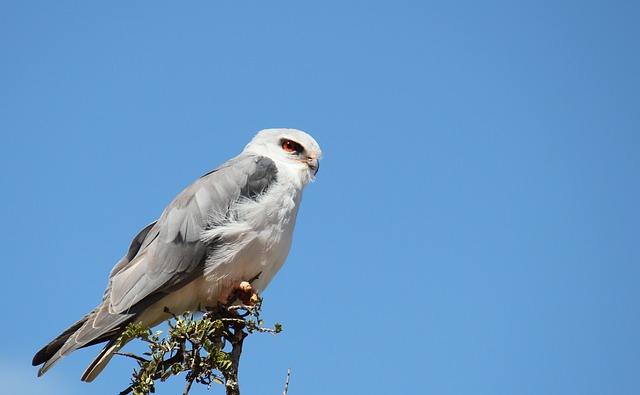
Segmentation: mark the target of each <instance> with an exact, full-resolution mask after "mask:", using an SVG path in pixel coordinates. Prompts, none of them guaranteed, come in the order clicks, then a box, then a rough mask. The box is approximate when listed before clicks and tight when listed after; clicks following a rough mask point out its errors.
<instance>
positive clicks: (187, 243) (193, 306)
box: [32, 129, 322, 382]
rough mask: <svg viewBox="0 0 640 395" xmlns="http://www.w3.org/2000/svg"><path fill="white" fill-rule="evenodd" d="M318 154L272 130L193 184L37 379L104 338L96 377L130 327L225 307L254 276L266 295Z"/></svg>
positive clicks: (135, 248)
mask: <svg viewBox="0 0 640 395" xmlns="http://www.w3.org/2000/svg"><path fill="white" fill-rule="evenodd" d="M321 156H322V151H321V149H320V147H319V145H318V143H317V142H316V141H315V140H314V138H313V137H311V136H310V135H309V134H307V133H305V132H303V131H300V130H297V129H265V130H262V131H260V132H258V133H257V134H256V135H255V137H253V139H252V140H251V141H250V142H249V144H247V145H246V147H245V148H244V150H243V151H242V152H241V153H240V154H239V155H238V156H236V157H234V158H232V159H230V160H228V161H227V162H225V163H223V164H222V165H220V166H219V167H218V168H216V169H215V170H212V171H210V172H209V173H207V174H205V175H203V176H202V177H200V178H199V179H197V180H196V181H195V182H193V183H192V184H191V185H189V186H188V187H187V188H186V189H185V190H183V191H182V192H181V193H180V194H178V195H177V196H176V197H175V198H174V199H173V200H172V201H171V202H170V203H169V205H168V206H167V207H166V208H165V210H164V211H163V212H162V214H161V215H160V217H159V218H158V219H157V220H156V221H154V222H152V223H151V224H149V225H147V226H146V227H145V228H144V229H142V230H141V231H140V232H139V233H138V234H137V235H136V236H135V237H134V238H133V240H132V242H131V245H130V246H129V249H128V251H127V253H126V255H125V256H124V257H123V258H122V259H121V260H120V261H119V262H118V263H117V264H116V265H115V266H114V267H113V269H112V270H111V272H110V275H109V281H108V285H107V288H106V290H105V291H104V294H103V297H102V301H101V303H100V304H99V305H98V306H97V307H96V308H95V309H94V310H92V311H91V312H89V313H88V314H86V315H85V316H84V317H82V318H80V319H79V320H78V321H77V322H76V323H75V324H73V325H71V326H70V327H69V328H68V329H66V330H65V331H63V332H62V333H61V334H60V335H58V336H57V337H56V338H55V339H53V340H52V341H51V342H49V343H48V344H47V345H46V346H44V347H43V348H42V349H41V350H40V351H38V352H37V353H36V354H35V356H34V357H33V361H32V364H33V366H39V365H42V366H41V367H40V369H39V370H38V376H42V375H43V374H44V373H46V372H47V371H48V370H49V369H51V367H53V366H54V365H55V364H56V363H57V362H59V361H60V360H61V359H62V358H64V357H66V356H67V355H69V354H70V353H71V352H73V351H75V350H77V349H79V348H83V347H87V346H91V345H94V344H98V343H103V342H106V345H105V346H104V348H103V349H102V350H101V351H100V353H99V354H98V355H97V357H96V358H95V359H94V360H93V362H92V363H91V364H90V365H89V367H88V368H87V369H86V371H85V372H84V374H83V375H82V377H81V380H82V381H87V382H90V381H93V380H94V379H95V378H96V377H97V376H98V375H99V374H100V373H101V372H102V370H103V369H104V368H105V367H106V365H107V364H108V363H109V361H110V360H111V357H112V356H113V355H114V353H116V352H118V350H119V349H120V348H121V345H119V342H118V338H119V336H120V335H121V334H122V333H123V331H124V330H125V327H126V326H127V325H128V324H129V323H141V324H142V325H143V327H145V328H152V327H154V326H156V325H158V324H160V323H162V322H163V321H165V320H167V319H169V318H171V316H170V314H169V313H168V312H169V311H171V312H182V311H194V310H197V309H199V308H200V306H215V305H216V303H219V302H222V303H225V302H227V301H228V300H229V299H230V298H231V296H232V295H233V293H234V291H235V290H236V289H237V288H238V284H239V283H241V282H246V281H248V280H250V279H251V280H252V282H251V287H252V288H253V290H254V291H255V292H256V293H261V292H262V291H264V289H265V288H266V287H267V285H268V284H269V282H270V281H271V279H272V278H273V276H274V275H275V274H276V272H277V271H278V270H279V269H280V268H281V267H282V265H283V263H284V261H285V259H286V258H287V255H288V254H289V250H290V248H291V242H292V235H293V230H294V226H295V223H296V217H297V215H298V209H299V207H300V202H301V199H302V192H303V189H304V187H305V186H306V185H307V184H309V183H310V182H312V181H314V180H315V177H316V174H317V172H318V169H319V165H320V158H321Z"/></svg>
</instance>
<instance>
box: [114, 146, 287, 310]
mask: <svg viewBox="0 0 640 395" xmlns="http://www.w3.org/2000/svg"><path fill="white" fill-rule="evenodd" d="M276 173H277V167H276V165H275V163H274V162H273V161H272V160H271V159H269V158H266V157H263V156H254V155H240V156H238V157H236V158H234V159H232V160H231V161H229V162H227V163H225V164H224V165H222V166H221V167H219V168H218V169H216V170H214V171H212V172H210V173H208V174H206V175H204V176H202V177H201V178H200V179H198V180H197V181H196V182H194V183H193V184H191V185H190V186H189V187H187V189H185V190H184V191H183V192H182V193H180V194H179V195H178V196H177V197H176V198H175V199H174V200H173V201H172V202H171V203H170V204H169V206H168V207H167V208H166V209H165V211H164V212H163V213H162V216H161V217H160V218H159V219H158V220H157V221H156V222H155V223H152V224H150V225H149V226H147V228H145V229H144V230H143V231H142V232H141V233H140V234H139V235H138V236H137V237H136V238H135V239H134V241H133V242H132V244H131V247H130V249H129V252H128V253H127V255H126V256H125V257H124V258H123V260H122V261H121V262H119V263H118V265H116V267H114V269H113V271H112V273H111V278H110V282H109V288H108V289H107V292H108V293H109V295H107V294H105V297H108V298H109V299H110V310H111V311H112V312H115V313H122V312H125V311H128V310H129V309H131V308H132V307H133V306H135V305H136V304H138V303H140V302H141V301H143V300H145V299H147V298H152V299H154V300H153V301H155V300H157V299H159V298H160V297H162V296H164V295H165V294H166V293H168V292H171V291H172V290H175V289H177V288H180V287H182V286H184V285H185V284H187V283H189V282H190V281H192V280H193V279H195V278H197V277H198V276H199V275H201V274H202V271H203V270H204V261H205V260H206V258H207V253H208V251H209V250H210V248H211V247H212V246H211V245H207V244H205V243H204V242H202V241H201V239H200V238H201V235H202V232H203V231H204V230H206V229H210V228H211V227H215V226H216V224H215V223H212V221H211V218H212V217H213V214H214V213H217V214H222V215H225V214H226V213H227V212H228V211H229V208H230V207H231V205H232V204H233V203H234V202H236V201H238V199H241V198H249V199H255V198H256V197H257V196H258V195H260V194H262V193H263V192H264V191H265V190H266V189H267V188H268V187H269V185H271V183H272V182H274V181H275V179H276ZM218 217H219V215H218ZM213 243H215V241H213ZM154 296H155V297H154ZM145 304H146V303H145Z"/></svg>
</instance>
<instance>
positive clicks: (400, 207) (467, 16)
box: [0, 0, 640, 395]
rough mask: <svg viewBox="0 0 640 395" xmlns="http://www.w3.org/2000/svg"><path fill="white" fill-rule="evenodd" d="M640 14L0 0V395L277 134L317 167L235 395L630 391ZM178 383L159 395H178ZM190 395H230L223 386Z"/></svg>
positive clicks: (72, 381)
mask: <svg viewBox="0 0 640 395" xmlns="http://www.w3.org/2000/svg"><path fill="white" fill-rule="evenodd" d="M639 15H640V6H639V5H638V3H637V2H631V1H610V0H607V1H587V2H585V1H561V2H558V1H528V2H511V1H486V2H470V1H469V2H467V1H461V2H451V1H406V2H391V1H389V2H379V1H358V2H348V1H322V2H306V1H305V2H303V1H289V2H287V1H270V2H265V1H253V2H252V1H244V2H235V1H233V2H229V1H194V2H164V1H134V2H131V1H127V2H124V1H109V2H86V1H76V2H69V1H55V2H51V1H32V2H26V1H12V2H10V1H3V2H2V3H0V53H1V56H2V61H0V132H1V143H0V166H1V168H2V172H1V173H0V174H1V175H0V177H1V182H0V188H2V207H3V210H1V211H0V215H1V217H0V220H1V223H2V227H1V228H0V243H1V245H0V247H1V248H2V266H1V267H2V273H1V276H0V292H1V293H2V300H3V302H4V303H3V316H4V319H3V324H2V325H1V326H0V335H1V336H2V339H3V346H2V350H1V351H0V392H1V393H6V394H9V393H11V394H35V393H37V394H42V395H50V394H71V395H74V394H87V393H92V394H116V393H118V391H120V390H122V389H124V388H125V387H126V386H127V385H128V382H129V375H130V371H131V369H132V367H133V365H134V363H133V361H131V360H129V359H126V358H115V359H114V360H113V361H112V363H111V364H110V365H109V366H108V368H107V369H106V371H105V372H104V374H103V375H102V376H101V377H99V378H98V379H97V381H96V382H94V383H91V384H85V383H81V382H80V381H79V377H80V375H81V373H82V372H83V370H84V368H85V367H86V366H87V365H88V364H89V362H90V361H91V359H92V358H93V357H94V356H95V355H96V354H97V352H98V351H99V347H92V348H89V349H84V350H81V351H78V352H75V353H73V354H72V355H71V356H69V357H68V358H66V359H64V360H63V361H61V363H60V364H58V365H57V366H56V367H55V368H53V369H52V370H51V371H50V372H49V373H47V374H46V375H45V376H44V377H42V378H40V379H37V378H36V369H35V368H32V367H31V366H30V362H31V358H32V356H33V354H34V353H35V352H36V351H37V350H38V349H39V348H40V347H41V346H42V345H44V344H45V343H47V342H48V341H49V340H51V339H52V338H53V337H55V336H56V335H58V333H60V332H61V331H62V330H63V329H65V328H66V327H67V326H68V325H70V324H72V323H74V322H75V321H76V320H77V319H78V318H80V317H81V316H82V315H83V314H85V313H86V312H88V311H89V310H91V309H92V308H93V307H94V306H95V305H96V304H97V303H98V302H99V301H100V298H101V296H102V292H103V290H104V287H105V286H106V281H107V277H108V274H109V271H110V270H111V268H112V266H113V265H114V264H115V263H116V262H117V261H118V260H119V259H120V257H121V256H122V255H124V253H125V252H126V249H127V247H128V245H129V242H130V240H131V238H132V237H133V236H134V235H135V234H136V233H137V232H138V231H139V230H140V229H141V228H142V227H144V226H145V225H146V224H147V223H149V222H151V221H153V220H155V219H156V218H157V217H158V216H159V215H160V213H161V212H162V210H163V209H164V207H165V206H166V204H167V203H169V201H170V200H171V199H172V198H173V197H174V196H175V195H176V194H177V193H179V192H180V191H181V190H182V189H183V188H184V187H186V186H187V185H188V184H189V183H191V182H192V181H193V180H195V179H196V178H197V177H199V176H200V175H202V174H204V173H206V172H207V171H209V170H211V169H213V168H215V167H216V166H218V165H219V164H220V163H222V162H224V161H225V160H227V159H229V158H231V157H233V156H235V155H236V154H238V153H239V152H240V151H241V150H242V149H243V148H244V146H245V144H246V143H247V142H248V141H249V140H250V139H251V137H252V136H253V135H254V134H255V133H256V132H257V131H258V130H260V129H263V128H267V127H294V128H299V129H303V130H305V131H307V132H309V133H311V134H312V135H313V136H314V137H315V138H316V140H317V141H318V142H319V143H320V145H321V146H322V148H323V150H324V160H323V161H322V166H321V169H320V172H319V174H318V179H317V182H316V183H314V184H312V185H310V186H309V187H308V188H307V189H306V191H305V197H304V201H303V204H302V208H301V210H300V215H299V217H298V225H297V228H296V232H295V236H294V244H293V248H292V250H291V253H290V255H289V259H288V261H287V263H286V264H285V266H284V267H283V269H282V270H281V271H280V273H279V274H278V275H277V276H276V278H275V279H274V281H273V282H272V283H271V285H270V287H269V288H268V289H267V291H266V293H265V294H264V295H263V296H264V297H265V306H264V309H263V318H265V320H266V321H267V323H272V322H275V321H278V322H281V323H282V324H283V325H284V332H283V333H282V334H280V335H278V336H275V337H272V336H270V335H255V336H252V337H250V338H249V340H247V342H246V344H245V350H244V353H243V359H242V365H241V384H242V389H243V394H281V393H282V388H283V386H284V381H285V377H286V371H287V368H288V367H291V370H292V378H291V384H290V389H289V393H290V394H292V395H293V394H305V395H314V394H329V393H330V394H393V393H407V394H417V393H421V394H438V395H454V394H460V395H463V394H465V395H466V394H505V395H506V394H545V395H553V394H558V395H566V394H638V393H640V338H639V334H640V314H639V311H640V287H639V286H638V284H639V283H640V208H639V202H640V46H639V43H640V23H638V20H639ZM183 387H184V381H183V378H182V377H180V378H177V379H173V380H172V382H169V383H166V384H161V385H159V387H158V391H157V393H158V394H177V393H181V391H182V389H183ZM192 393H193V394H208V393H210V394H221V393H223V389H222V387H219V386H218V387H214V388H212V389H211V391H210V392H207V391H206V389H205V387H202V388H200V387H195V388H194V389H193V390H192Z"/></svg>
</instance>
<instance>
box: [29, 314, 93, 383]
mask: <svg viewBox="0 0 640 395" xmlns="http://www.w3.org/2000/svg"><path fill="white" fill-rule="evenodd" d="M90 315H91V313H89V314H87V315H85V316H84V317H82V318H81V319H80V320H79V321H78V322H76V323H75V324H73V325H71V326H70V327H69V328H67V330H65V331H64V332H62V333H61V334H60V335H58V337H56V338H55V339H53V340H52V341H51V342H49V344H47V345H46V346H44V347H42V349H41V350H40V351H38V352H37V353H36V355H35V356H34V357H33V360H32V361H31V364H32V365H33V366H38V365H41V364H44V365H42V367H41V368H40V370H38V376H42V375H43V374H45V373H46V372H47V370H49V369H51V367H53V365H55V364H56V363H57V362H58V361H59V360H60V359H62V358H63V357H64V356H65V355H66V354H62V353H61V352H59V351H60V349H61V348H62V347H63V346H64V345H65V343H67V341H68V340H69V338H70V337H71V336H73V335H74V334H75V333H76V332H77V331H78V329H80V328H82V326H83V325H84V324H85V323H86V322H87V320H88V319H89V316H90ZM79 346H80V345H79ZM74 349H75V348H74ZM71 351H73V350H70V351H69V352H71Z"/></svg>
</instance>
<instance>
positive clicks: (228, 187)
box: [32, 154, 278, 375]
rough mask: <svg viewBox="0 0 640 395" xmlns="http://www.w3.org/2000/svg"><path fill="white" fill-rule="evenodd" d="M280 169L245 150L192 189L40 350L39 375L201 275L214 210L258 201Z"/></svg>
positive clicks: (146, 231)
mask: <svg viewBox="0 0 640 395" xmlns="http://www.w3.org/2000/svg"><path fill="white" fill-rule="evenodd" d="M277 171H278V170H277V167H276V165H275V163H274V162H273V161H272V160H271V159H269V158H266V157H262V156H255V155H245V154H241V155H239V156H237V157H236V158H234V159H231V160H230V161H228V162H226V163H225V164H223V165H222V166H220V167H219V168H217V169H216V170H213V171H212V172H210V173H208V174H205V175H204V176H202V177H201V178H200V179H198V180H197V181H196V182H194V183H193V184H191V185H190V186H189V187H187V189H185V190H184V191H183V192H182V193H180V194H179V195H178V196H177V197H176V198H175V199H174V200H173V201H172V202H171V203H170V204H169V206H167V208H166V209H165V211H164V212H163V213H162V215H161V216H160V218H159V219H158V220H157V221H155V222H153V223H151V224H149V225H147V226H146V227H145V228H144V229H143V230H142V231H140V233H138V235H136V237H134V239H133V241H132V242H131V246H130V247H129V250H128V252H127V254H126V255H125V256H124V257H123V258H122V259H121V260H120V262H118V263H117V264H116V266H115V267H114V268H113V270H112V271H111V274H110V277H109V285H108V286H107V289H106V291H105V293H104V296H103V299H102V303H101V304H100V305H99V306H98V307H96V309H95V310H93V311H92V312H90V313H89V314H87V315H85V316H84V317H82V318H81V319H80V320H79V321H78V322H77V323H75V324H74V325H72V326H71V327H69V328H68V329H67V330H65V331H64V332H63V333H61V334H60V335H59V336H58V337H56V338H55V339H54V340H52V341H51V342H50V343H49V344H47V345H46V346H44V347H43V348H42V349H41V350H40V351H39V352H38V353H36V355H35V356H34V358H33V361H32V363H33V365H34V366H37V365H40V364H43V366H42V367H41V368H40V370H39V372H38V375H42V374H44V373H45V372H46V371H47V370H49V369H50V368H51V367H52V366H53V365H55V364H56V363H57V362H58V361H59V360H60V359H61V358H63V357H64V356H66V355H68V354H69V353H71V352H72V351H74V350H76V349H78V348H81V347H86V346H89V345H92V344H96V343H100V342H103V341H107V340H113V339H115V338H116V337H117V336H118V335H119V333H121V331H122V328H124V326H125V325H126V324H127V323H128V322H130V321H131V320H132V319H134V318H135V316H136V315H137V314H139V313H141V312H142V311H144V309H145V308H146V307H148V306H149V305H151V304H153V303H154V302H156V301H158V300H159V299H161V298H162V297H163V296H165V295H166V294H167V293H169V292H171V291H172V290H174V289H177V288H180V287H182V286H183V285H186V284H187V283H189V282H190V281H191V280H193V279H194V278H196V277H197V276H198V275H199V274H201V273H202V270H203V266H204V260H205V259H206V257H207V254H208V253H209V252H210V251H212V250H213V247H215V245H212V244H215V242H216V240H212V241H211V242H210V243H208V244H205V243H203V242H202V241H201V240H200V235H201V233H202V231H203V230H205V229H211V228H213V227H215V226H216V224H215V223H211V217H212V214H213V213H218V214H222V215H223V216H224V215H225V214H226V213H227V212H228V210H229V208H230V207H231V205H232V204H233V203H234V202H236V201H238V200H239V199H255V198H256V197H257V196H259V195H260V194H262V193H264V192H265V191H266V190H267V189H268V188H269V186H270V185H271V184H272V183H273V182H275V181H276V176H277ZM103 352H104V350H103ZM99 357H100V356H99Z"/></svg>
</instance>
